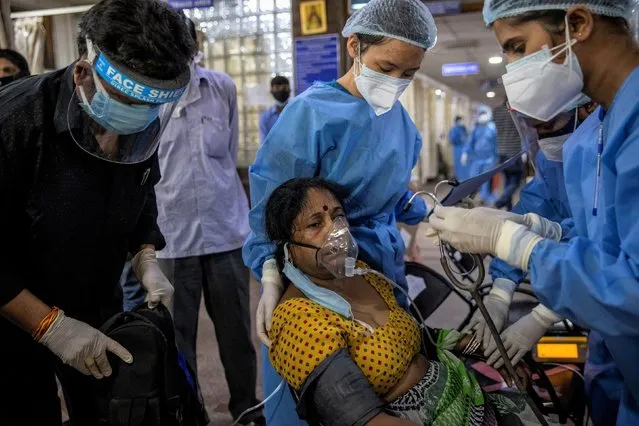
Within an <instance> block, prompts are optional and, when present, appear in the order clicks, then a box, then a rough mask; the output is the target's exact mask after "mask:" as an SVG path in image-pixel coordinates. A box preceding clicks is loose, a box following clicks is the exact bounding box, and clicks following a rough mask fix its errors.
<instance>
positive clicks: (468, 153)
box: [461, 111, 497, 204]
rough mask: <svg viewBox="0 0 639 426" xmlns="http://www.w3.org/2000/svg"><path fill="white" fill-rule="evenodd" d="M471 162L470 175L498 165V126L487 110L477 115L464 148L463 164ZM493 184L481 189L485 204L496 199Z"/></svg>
mask: <svg viewBox="0 0 639 426" xmlns="http://www.w3.org/2000/svg"><path fill="white" fill-rule="evenodd" d="M469 162H470V171H469V174H470V176H469V177H475V176H479V175H480V174H482V173H485V172H487V171H489V170H490V169H492V168H493V167H495V166H496V165H497V127H496V126H495V123H494V122H493V121H491V119H490V114H489V113H488V112H486V111H484V112H482V113H480V114H479V116H478V117H477V122H476V123H475V128H474V129H473V131H472V132H471V134H470V136H469V137H468V143H467V144H466V147H465V148H464V153H463V154H462V157H461V164H462V166H466V165H468V163H469ZM491 184H492V181H488V182H486V183H485V184H483V185H482V186H481V189H480V190H479V198H481V200H482V201H483V202H484V204H492V203H494V201H495V196H494V195H493V191H492V186H491Z"/></svg>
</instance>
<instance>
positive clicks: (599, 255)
mask: <svg viewBox="0 0 639 426" xmlns="http://www.w3.org/2000/svg"><path fill="white" fill-rule="evenodd" d="M638 96H639V69H636V70H635V71H634V72H633V73H632V74H631V75H630V76H629V77H628V78H627V79H626V81H625V82H624V84H623V85H622V87H621V88H620V89H619V91H618V92H617V94H616V96H615V99H614V101H613V103H612V105H611V107H610V109H609V110H608V111H607V114H606V116H605V119H604V121H603V140H604V149H603V155H602V170H601V187H600V191H599V203H598V205H597V207H598V212H597V215H596V216H595V215H594V212H593V205H594V198H595V197H594V188H595V182H596V179H597V144H596V141H597V137H595V138H594V139H593V138H588V139H580V140H578V143H576V144H574V145H571V146H567V147H565V148H564V153H563V157H564V176H565V182H566V190H567V193H568V198H569V200H570V208H571V211H572V214H573V221H574V227H575V231H576V234H577V236H576V237H574V238H572V239H570V240H569V241H562V242H556V241H550V240H544V241H542V242H540V243H539V244H537V245H536V246H535V248H534V250H533V252H532V255H531V258H530V271H531V276H532V284H533V288H534V290H535V292H536V293H537V295H538V297H539V299H540V300H541V301H542V303H543V304H544V305H546V306H548V307H549V308H550V309H552V310H553V311H555V312H557V313H559V314H560V315H563V316H565V317H567V318H569V319H571V320H572V321H574V322H575V323H577V324H581V325H583V326H585V327H588V328H590V329H592V330H595V331H596V332H598V333H600V334H601V336H602V337H603V339H602V340H603V342H605V344H606V347H607V349H608V350H609V352H610V355H611V359H612V360H614V362H615V363H616V365H617V367H618V368H619V371H620V372H621V374H622V376H623V379H624V389H623V393H622V396H621V398H622V401H621V407H620V409H619V417H618V424H619V425H628V424H639V407H638V404H637V401H639V368H637V362H638V360H639V220H637V218H638V217H639V184H638V183H637V182H638V180H637V179H638V176H639V102H637V99H638ZM598 119H599V117H598V114H597V113H594V114H592V115H591V116H590V117H589V118H588V120H586V121H590V120H598Z"/></svg>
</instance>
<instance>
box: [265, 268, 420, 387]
mask: <svg viewBox="0 0 639 426" xmlns="http://www.w3.org/2000/svg"><path fill="white" fill-rule="evenodd" d="M365 278H366V280H367V281H368V282H369V283H370V284H371V285H372V286H373V287H374V288H375V289H376V290H377V292H378V293H379V294H380V295H381V296H382V298H383V299H384V301H385V302H386V303H387V304H388V307H389V309H390V314H389V316H388V322H387V323H386V324H384V325H382V326H380V327H378V328H376V329H375V332H374V333H372V334H371V333H370V331H368V330H367V328H366V327H364V326H363V325H361V324H359V323H357V322H356V321H352V320H351V319H348V318H346V317H343V316H341V315H339V314H336V313H334V312H333V311H331V310H329V309H326V308H324V307H323V306H321V305H318V304H317V303H315V302H312V301H311V300H308V299H306V298H301V297H299V298H293V299H289V300H286V301H285V302H283V303H281V304H280V305H279V306H278V307H277V308H276V309H275V312H274V314H273V323H272V327H271V331H270V332H269V337H270V339H271V340H272V342H273V344H272V345H271V348H270V352H269V355H270V359H271V363H272V364H273V366H274V367H275V370H276V371H277V372H278V373H279V374H280V376H282V377H283V378H284V379H285V380H286V381H287V382H288V384H289V385H291V386H292V387H293V388H295V389H300V388H301V386H302V385H303V384H304V382H305V381H306V378H307V377H308V376H309V375H310V374H311V373H312V372H313V370H314V369H315V367H317V366H318V365H320V364H321V363H322V361H324V360H325V359H326V358H328V357H329V356H331V355H332V354H333V353H335V352H336V351H338V350H339V349H342V348H344V349H346V350H347V351H348V352H349V353H350V356H351V358H352V359H353V361H354V362H355V363H356V364H357V366H358V367H359V368H360V369H361V370H362V372H363V373H364V374H365V375H366V377H367V378H368V381H369V382H370V384H371V385H372V387H373V390H374V391H375V392H376V393H377V394H378V395H380V396H384V395H385V394H387V393H388V392H389V391H390V390H392V389H393V387H395V385H396V384H397V383H398V382H399V380H400V379H401V378H402V377H403V376H404V373H405V372H406V370H407V369H408V366H409V365H410V362H411V360H412V359H413V358H414V357H415V355H416V354H417V353H418V352H419V348H420V343H421V341H420V332H419V328H418V326H417V323H416V322H415V321H414V320H413V318H412V317H411V316H410V315H409V314H408V313H406V311H404V310H403V309H402V308H400V307H399V305H398V304H397V301H396V300H395V297H394V296H393V291H392V287H391V285H390V283H389V282H388V281H386V280H384V279H382V278H380V277H377V276H375V275H372V274H368V275H367V276H366V277H365Z"/></svg>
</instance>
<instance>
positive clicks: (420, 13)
mask: <svg viewBox="0 0 639 426" xmlns="http://www.w3.org/2000/svg"><path fill="white" fill-rule="evenodd" d="M351 34H367V35H372V36H382V37H390V38H394V39H397V40H401V41H404V42H406V43H409V44H412V45H414V46H418V47H421V48H423V49H430V48H432V47H433V46H435V43H436V42H437V27H436V26H435V20H434V19H433V15H431V13H430V11H429V10H428V8H427V7H426V5H425V4H424V3H422V2H421V1H418V0H371V1H370V2H369V3H368V4H367V5H366V6H364V7H363V8H361V9H360V10H358V11H357V12H355V13H354V14H353V15H352V16H351V17H350V18H348V21H346V25H345V26H344V30H343V31H342V35H343V36H344V37H348V36H350V35H351Z"/></svg>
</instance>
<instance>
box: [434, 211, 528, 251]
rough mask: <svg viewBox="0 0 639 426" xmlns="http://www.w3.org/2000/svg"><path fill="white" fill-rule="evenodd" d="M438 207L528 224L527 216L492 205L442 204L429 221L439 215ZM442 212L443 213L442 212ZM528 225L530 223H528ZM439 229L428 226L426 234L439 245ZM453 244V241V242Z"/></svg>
mask: <svg viewBox="0 0 639 426" xmlns="http://www.w3.org/2000/svg"><path fill="white" fill-rule="evenodd" d="M438 209H442V211H446V210H445V209H456V210H455V214H459V215H460V216H463V215H464V212H471V211H472V212H473V213H472V215H480V214H485V215H487V216H489V217H491V218H493V219H495V220H512V221H513V222H516V223H521V224H522V225H527V224H526V221H525V216H522V215H520V214H517V213H511V212H507V211H505V210H499V209H494V208H491V207H473V208H471V209H466V208H461V207H442V206H437V207H435V212H433V214H432V215H431V216H430V219H429V221H428V222H429V223H430V221H431V220H432V219H433V217H435V216H436V215H437V211H438ZM440 214H443V213H442V212H440ZM462 220H463V219H462ZM527 226H528V225H527ZM438 234H439V232H438V229H437V228H436V227H434V226H433V227H431V228H427V229H426V236H427V237H428V238H430V239H431V240H432V241H433V244H434V245H436V246H438V245H439V238H438ZM442 239H443V240H445V239H444V238H442ZM451 244H452V243H451ZM452 245H453V247H455V248H456V249H458V250H459V251H461V252H463V253H471V252H464V251H463V250H461V249H459V247H457V246H455V245H454V244H452Z"/></svg>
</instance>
